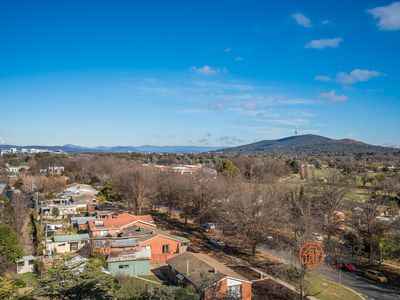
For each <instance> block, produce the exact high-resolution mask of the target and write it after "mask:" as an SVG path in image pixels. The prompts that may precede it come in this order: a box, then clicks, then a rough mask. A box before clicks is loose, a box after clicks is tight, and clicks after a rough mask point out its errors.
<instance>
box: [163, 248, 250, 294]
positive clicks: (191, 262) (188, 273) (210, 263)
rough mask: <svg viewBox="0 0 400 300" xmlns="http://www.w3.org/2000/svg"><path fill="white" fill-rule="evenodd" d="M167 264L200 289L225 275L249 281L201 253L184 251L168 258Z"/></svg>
mask: <svg viewBox="0 0 400 300" xmlns="http://www.w3.org/2000/svg"><path fill="white" fill-rule="evenodd" d="M167 264H168V265H170V266H171V267H172V268H173V269H174V270H176V271H177V272H179V273H180V274H182V275H183V276H184V277H185V278H186V279H187V280H188V281H190V282H191V283H192V284H193V285H194V286H195V288H197V289H199V290H200V291H201V290H203V289H205V288H207V287H209V286H210V285H212V284H214V283H216V282H218V281H220V280H221V279H223V278H225V277H231V278H235V279H237V280H240V281H248V280H247V279H246V278H244V277H242V276H241V275H239V274H237V273H236V272H235V271H234V270H232V269H231V268H229V267H227V266H225V265H223V264H222V263H220V262H218V261H216V260H215V259H212V258H211V257H209V256H208V255H204V254H200V253H192V252H184V253H182V254H179V255H177V256H175V257H173V258H170V259H168V260H167Z"/></svg>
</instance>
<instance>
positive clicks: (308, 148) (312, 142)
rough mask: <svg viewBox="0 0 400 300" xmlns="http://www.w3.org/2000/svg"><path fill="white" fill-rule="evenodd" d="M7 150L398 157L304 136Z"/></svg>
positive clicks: (358, 145)
mask: <svg viewBox="0 0 400 300" xmlns="http://www.w3.org/2000/svg"><path fill="white" fill-rule="evenodd" d="M10 148H17V149H18V150H21V149H22V148H27V149H30V148H35V149H48V150H52V151H59V150H61V151H63V152H66V153H89V152H92V153H128V152H140V153H177V154H178V153H202V152H214V153H223V154H338V155H341V154H359V153H373V154H377V153H385V152H393V153H400V149H396V148H393V147H383V146H374V145H369V144H366V143H362V142H359V141H356V140H351V139H341V140H334V139H330V138H327V137H323V136H319V135H313V134H306V135H296V136H291V137H286V138H283V139H278V140H264V141H259V142H255V143H252V144H247V145H242V146H237V147H231V148H221V147H205V146H149V145H144V146H138V147H134V146H113V147H106V146H98V147H82V146H77V145H70V144H67V145H64V146H38V145H29V146H13V145H4V144H3V145H2V144H0V150H8V149H10Z"/></svg>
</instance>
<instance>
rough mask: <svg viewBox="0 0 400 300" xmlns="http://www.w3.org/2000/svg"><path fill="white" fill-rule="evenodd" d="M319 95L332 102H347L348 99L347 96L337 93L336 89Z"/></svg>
mask: <svg viewBox="0 0 400 300" xmlns="http://www.w3.org/2000/svg"><path fill="white" fill-rule="evenodd" d="M319 97H320V98H322V99H328V100H330V101H332V102H345V101H347V96H345V95H338V94H336V90H331V91H329V92H326V93H321V94H319Z"/></svg>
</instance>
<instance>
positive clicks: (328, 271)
mask: <svg viewBox="0 0 400 300" xmlns="http://www.w3.org/2000/svg"><path fill="white" fill-rule="evenodd" d="M260 249H262V251H265V252H267V253H268V254H269V255H272V256H275V257H277V258H279V259H280V260H282V261H284V262H287V261H286V259H285V257H290V256H289V255H285V253H284V252H283V251H281V250H276V249H274V248H272V247H270V246H267V245H263V246H262V247H260ZM316 273H317V274H321V275H323V276H325V277H327V278H329V279H331V280H332V281H334V282H337V283H339V271H338V270H334V269H332V268H328V267H324V268H322V269H318V270H317V271H316ZM341 284H342V285H344V286H346V287H349V288H351V289H353V290H354V291H356V292H357V293H360V294H361V295H362V296H364V297H365V299H371V300H373V299H375V300H378V299H388V300H389V299H400V288H398V287H395V286H393V285H390V284H381V283H378V282H375V281H372V280H369V279H367V278H364V277H362V276H360V275H358V274H356V273H350V272H345V271H343V272H341Z"/></svg>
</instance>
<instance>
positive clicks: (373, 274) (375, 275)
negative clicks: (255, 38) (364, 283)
mask: <svg viewBox="0 0 400 300" xmlns="http://www.w3.org/2000/svg"><path fill="white" fill-rule="evenodd" d="M364 276H365V277H367V278H369V279H372V280H374V281H377V282H381V283H384V282H388V279H387V277H386V276H385V275H383V274H382V273H381V272H379V271H375V270H366V271H365V272H364Z"/></svg>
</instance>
